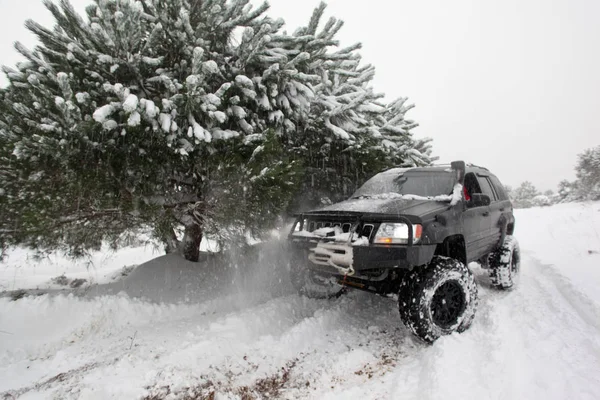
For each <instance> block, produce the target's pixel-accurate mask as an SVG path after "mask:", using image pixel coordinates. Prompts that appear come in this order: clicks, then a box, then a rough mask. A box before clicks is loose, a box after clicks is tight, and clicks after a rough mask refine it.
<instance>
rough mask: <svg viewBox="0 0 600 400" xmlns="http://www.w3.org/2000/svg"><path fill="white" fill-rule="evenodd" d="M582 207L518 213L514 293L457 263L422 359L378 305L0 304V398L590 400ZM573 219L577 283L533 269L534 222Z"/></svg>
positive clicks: (594, 325)
mask: <svg viewBox="0 0 600 400" xmlns="http://www.w3.org/2000/svg"><path fill="white" fill-rule="evenodd" d="M587 207H588V208H589V209H588V208H585V209H575V208H568V207H563V209H561V208H560V207H559V208H557V209H556V210H553V209H554V207H553V209H546V210H537V211H535V210H528V211H523V212H522V213H523V214H522V218H521V219H520V220H521V221H523V222H522V225H521V226H519V229H520V231H519V232H520V235H527V237H529V235H535V243H534V240H533V239H526V238H525V237H524V238H523V240H522V250H523V253H524V254H523V260H522V276H521V282H520V287H519V288H518V290H514V291H511V292H502V293H499V292H496V291H493V290H491V289H490V288H489V285H488V283H487V277H486V275H485V271H482V270H481V269H480V268H478V267H477V266H475V265H474V264H473V266H474V271H475V273H476V275H477V281H478V283H479V287H480V306H479V310H478V313H477V317H476V319H475V322H474V324H473V326H472V328H471V329H470V330H469V331H467V332H465V333H463V334H461V335H452V336H449V337H444V338H442V339H440V340H439V341H438V342H436V343H435V344H434V345H433V346H427V345H424V344H422V343H420V342H418V341H417V340H416V339H413V337H412V336H411V335H410V334H409V333H408V331H407V330H406V329H404V328H403V327H402V326H401V324H400V322H399V317H398V312H397V306H396V302H395V301H394V299H387V298H380V297H376V296H373V295H370V294H366V293H360V292H352V293H350V294H349V295H347V296H344V297H342V298H340V299H337V300H333V301H316V300H307V299H304V298H300V297H299V296H297V295H295V294H293V293H292V292H291V291H290V290H289V289H288V288H287V287H285V285H283V286H284V288H283V289H281V288H280V289H281V290H278V291H271V292H269V291H265V290H256V289H257V288H259V286H260V285H258V286H257V285H255V284H252V282H250V281H248V280H245V281H244V280H242V281H240V282H238V284H235V285H232V284H231V279H230V278H231V277H227V279H224V280H223V282H221V283H220V284H219V285H217V286H216V287H214V288H212V290H209V288H207V289H206V291H201V292H199V293H192V292H190V293H189V295H190V296H196V298H198V299H200V300H198V301H197V302H195V303H191V304H179V305H168V304H160V305H159V304H154V303H151V302H148V301H142V300H137V299H132V298H130V297H127V296H118V295H105V294H97V295H96V296H93V297H89V296H87V297H74V296H65V295H59V296H41V297H37V298H33V297H28V298H24V299H21V300H19V301H9V300H8V299H5V298H4V299H0V330H2V332H0V338H1V340H0V398H2V396H4V398H13V397H15V398H17V397H20V398H23V399H33V398H67V399H68V398H82V399H107V398H118V399H135V398H147V399H162V398H211V397H210V396H212V395H213V393H214V395H215V397H214V398H222V399H228V398H230V399H235V398H244V399H246V398H290V399H292V398H294V399H295V398H315V399H349V398H361V399H438V398H439V399H442V398H444V399H458V398H461V399H538V398H539V399H598V398H600V301H599V299H600V295H598V294H597V293H598V292H600V290H597V289H600V281H598V280H597V275H596V274H597V269H600V263H598V260H599V257H598V254H596V253H594V252H595V249H596V248H597V247H599V246H600V242H597V241H596V239H595V238H594V237H593V232H594V230H596V229H597V228H598V225H597V222H598V220H599V218H598V216H596V214H600V212H598V210H600V205H599V204H598V203H595V204H592V205H589V206H587ZM581 212H583V213H590V214H589V215H590V216H591V217H588V218H577V219H576V222H575V224H576V225H578V226H575V227H574V228H573V229H574V231H578V232H581V231H582V230H585V229H586V228H585V227H589V226H591V228H590V229H592V230H591V231H590V232H591V233H590V235H591V237H588V236H586V237H585V238H584V237H581V236H577V237H575V238H574V239H572V240H573V242H575V241H577V242H578V243H582V242H583V244H582V246H583V247H582V248H581V249H579V250H581V251H579V250H578V249H577V248H576V246H575V245H574V244H573V245H571V246H570V247H569V251H571V252H574V251H575V252H577V254H576V255H572V256H571V257H570V258H569V260H571V261H573V262H574V263H577V264H578V266H577V268H578V269H577V271H578V274H577V276H578V277H579V279H583V280H585V276H584V277H581V276H580V275H581V274H584V273H587V278H588V279H587V285H585V286H584V285H580V284H579V283H578V281H577V280H576V279H573V278H572V277H571V276H570V274H571V273H572V270H571V269H569V271H566V272H565V270H564V269H565V268H570V266H569V265H568V264H566V263H560V264H559V265H551V264H546V263H545V262H546V261H544V262H542V261H540V259H543V257H544V254H546V253H547V250H546V247H544V246H550V248H552V245H553V243H551V241H552V240H553V239H552V236H553V235H554V234H556V232H552V231H553V229H552V228H551V227H552V226H554V222H552V223H551V222H549V220H550V217H552V219H553V220H554V221H555V220H556V219H557V218H558V219H559V222H560V220H561V218H562V219H564V220H565V221H567V220H571V219H572V218H573V216H574V215H575V216H577V215H578V214H575V213H581ZM536 213H537V214H536ZM538 214H539V215H538ZM540 215H541V217H540ZM586 215H587V214H586ZM538 217H539V218H538ZM543 221H548V222H547V223H546V222H543ZM590 224H591V225H590ZM547 227H550V228H549V229H547ZM557 229H561V230H564V227H558V228H557ZM596 232H597V230H596ZM532 237H533V236H532ZM544 237H546V239H544ZM586 238H587V239H589V240H587V239H586ZM528 243H529V244H530V247H529V248H528V247H527V244H528ZM542 244H543V245H542ZM563 245H569V243H568V241H567V243H563ZM593 246H596V247H593ZM554 247H556V246H554ZM584 249H587V250H585V251H584ZM554 259H558V260H561V262H562V260H566V259H567V258H564V259H563V258H560V257H554ZM148 271H150V269H148ZM586 271H587V272H586ZM130 278H132V279H133V278H135V275H134V274H132V275H131V277H130ZM161 279H163V277H161ZM170 279H171V278H170ZM234 281H235V279H234ZM574 282H577V284H575V283H574ZM250 288H252V289H250ZM594 288H596V291H594V290H593V289H594ZM594 294H595V296H594ZM169 396H170V397H169ZM186 396H188V397H186Z"/></svg>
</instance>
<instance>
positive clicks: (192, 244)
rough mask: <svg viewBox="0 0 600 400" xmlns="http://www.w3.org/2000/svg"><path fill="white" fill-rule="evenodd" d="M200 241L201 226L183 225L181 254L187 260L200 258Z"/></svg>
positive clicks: (195, 260)
mask: <svg viewBox="0 0 600 400" xmlns="http://www.w3.org/2000/svg"><path fill="white" fill-rule="evenodd" d="M201 241H202V228H201V227H200V226H199V225H191V226H186V227H185V233H184V235H183V243H182V245H183V256H184V257H185V259H186V260H188V261H193V262H198V259H199V258H200V242H201Z"/></svg>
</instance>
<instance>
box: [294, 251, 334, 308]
mask: <svg viewBox="0 0 600 400" xmlns="http://www.w3.org/2000/svg"><path fill="white" fill-rule="evenodd" d="M307 264H308V261H306V260H301V259H298V258H294V259H292V261H291V262H290V280H291V282H292V286H294V288H295V289H296V290H297V291H298V293H300V294H301V295H303V296H306V297H309V298H311V299H331V298H334V297H339V296H341V295H342V294H343V293H344V291H345V288H344V287H343V286H342V285H340V284H339V283H337V280H336V279H335V278H334V277H333V276H331V275H327V274H320V273H319V272H318V271H316V270H313V269H311V268H309V267H308V265H307Z"/></svg>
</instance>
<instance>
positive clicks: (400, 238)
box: [373, 223, 423, 244]
mask: <svg viewBox="0 0 600 400" xmlns="http://www.w3.org/2000/svg"><path fill="white" fill-rule="evenodd" d="M412 227H413V243H419V240H421V234H422V233H423V227H422V226H421V225H419V224H413V226H412ZM373 243H380V244H407V243H408V225H406V224H403V223H398V224H394V223H383V224H381V225H379V229H378V230H377V234H376V235H375V238H374V239H373Z"/></svg>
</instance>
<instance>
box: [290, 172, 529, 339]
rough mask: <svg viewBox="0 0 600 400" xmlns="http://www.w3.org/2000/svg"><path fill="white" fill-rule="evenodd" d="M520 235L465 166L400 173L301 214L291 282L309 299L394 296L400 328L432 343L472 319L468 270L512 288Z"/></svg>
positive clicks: (505, 207) (487, 185)
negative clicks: (354, 292) (351, 291)
mask: <svg viewBox="0 0 600 400" xmlns="http://www.w3.org/2000/svg"><path fill="white" fill-rule="evenodd" d="M514 228H515V218H514V216H513V212H512V204H511V202H510V200H509V199H508V196H507V195H506V192H505V190H504V188H503V187H502V184H501V183H500V181H499V180H498V178H496V176H494V175H493V174H492V173H490V172H489V171H488V170H487V169H485V168H482V167H477V166H474V165H465V163H464V162H462V161H456V162H453V163H452V164H451V165H443V166H432V167H423V168H394V169H390V170H388V171H385V172H382V173H380V174H377V175H375V176H374V177H373V178H371V179H370V180H369V181H367V182H366V183H365V184H364V185H363V186H362V187H361V188H360V189H358V190H357V191H356V193H354V195H353V196H352V197H351V198H350V199H348V200H346V201H343V202H341V203H337V204H334V205H331V206H327V207H325V208H322V209H319V210H316V211H310V212H306V213H303V214H300V215H298V218H297V219H296V222H295V224H294V227H293V229H292V231H291V232H290V235H289V240H290V243H291V246H292V257H291V260H290V276H291V280H292V283H293V284H294V286H295V287H296V288H297V289H298V291H299V292H300V293H301V294H303V295H306V296H309V297H315V298H330V297H337V296H339V295H341V294H342V293H343V292H344V291H345V290H346V289H347V288H348V287H351V288H356V289H361V290H365V291H369V292H373V293H377V294H382V295H389V294H398V303H399V307H400V317H401V318H402V321H403V322H404V324H405V325H406V326H407V327H408V328H409V329H410V330H411V331H412V332H413V333H414V334H415V335H417V336H418V337H420V338H421V339H423V340H425V341H427V342H433V341H435V340H436V339H437V338H439V337H440V336H441V335H447V334H450V333H452V332H454V331H458V332H462V331H464V330H466V329H467V328H468V327H469V326H470V325H471V322H472V321H473V318H474V316H475V310H476V308H477V286H476V284H475V280H474V278H473V274H472V272H471V271H470V270H469V268H468V267H467V265H468V263H469V262H472V261H478V262H479V263H481V265H482V266H483V267H484V268H487V269H488V271H489V275H490V278H491V285H492V286H493V287H495V288H498V289H510V288H512V287H513V285H514V284H515V279H516V278H517V275H518V273H519V259H520V253H519V246H518V243H517V241H516V240H515V238H514V237H513V236H512V235H513V231H514Z"/></svg>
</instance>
